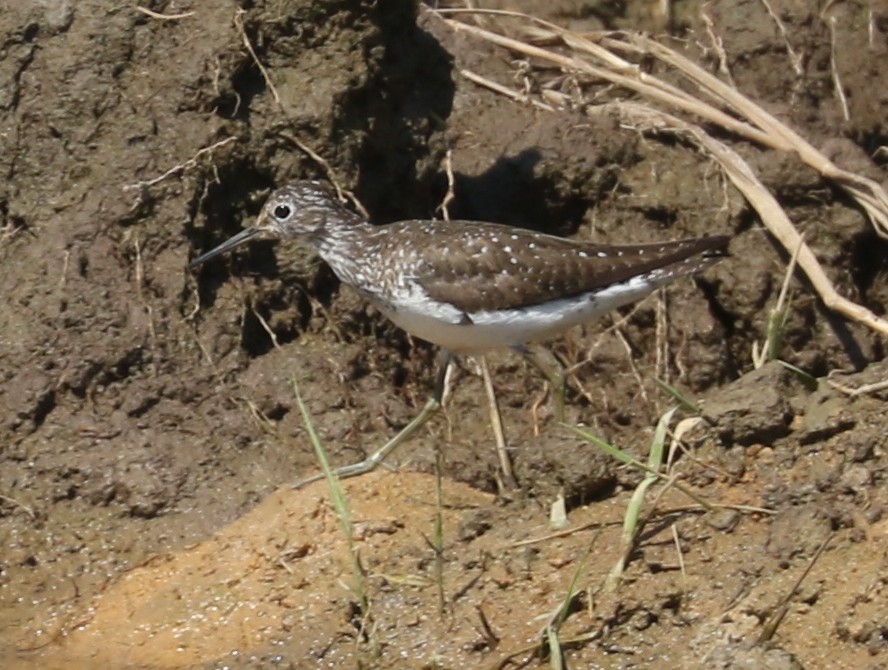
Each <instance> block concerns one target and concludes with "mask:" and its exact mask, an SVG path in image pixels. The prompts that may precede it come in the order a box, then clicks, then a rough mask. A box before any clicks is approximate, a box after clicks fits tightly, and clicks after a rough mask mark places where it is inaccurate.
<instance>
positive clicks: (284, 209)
mask: <svg viewBox="0 0 888 670" xmlns="http://www.w3.org/2000/svg"><path fill="white" fill-rule="evenodd" d="M290 213H291V210H290V207H289V205H278V206H277V207H275V208H274V218H276V219H288V218H290Z"/></svg>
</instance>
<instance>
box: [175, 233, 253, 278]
mask: <svg viewBox="0 0 888 670" xmlns="http://www.w3.org/2000/svg"><path fill="white" fill-rule="evenodd" d="M263 231H264V229H263V228H258V227H253V228H246V229H244V230H242V231H240V232H239V233H238V234H237V235H235V236H234V237H232V238H231V239H229V240H226V241H225V242H223V243H222V244H220V245H219V246H218V247H216V248H215V249H211V250H210V251H208V252H207V253H205V254H203V255H201V256H198V257H197V258H195V259H194V260H193V261H191V262H190V263H189V264H188V269H189V270H194V269H195V268H197V267H198V266H199V265H203V264H204V263H206V262H207V261H208V260H210V259H211V258H215V257H216V256H218V255H220V254H224V253H225V252H226V251H228V250H229V249H234V247H236V246H238V245H240V244H243V243H244V242H246V241H247V240H249V239H250V238H251V237H255V236H256V235H258V234H259V233H261V232H263Z"/></svg>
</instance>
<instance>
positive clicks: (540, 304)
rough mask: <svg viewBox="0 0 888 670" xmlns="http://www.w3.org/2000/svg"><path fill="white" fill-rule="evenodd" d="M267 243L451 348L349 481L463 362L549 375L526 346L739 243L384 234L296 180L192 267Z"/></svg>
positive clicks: (428, 410) (452, 232) (526, 234)
mask: <svg viewBox="0 0 888 670" xmlns="http://www.w3.org/2000/svg"><path fill="white" fill-rule="evenodd" d="M258 235H267V236H270V237H277V238H284V239H291V238H292V239H297V240H300V241H302V242H303V243H305V244H307V245H308V246H310V247H311V248H313V249H314V250H315V251H316V252H317V253H318V254H319V255H320V256H321V258H323V259H324V260H325V261H326V262H327V263H328V264H329V265H330V267H331V268H332V270H333V272H334V273H335V274H336V276H337V277H339V279H340V280H341V281H342V282H343V283H345V284H348V285H349V286H351V287H352V288H353V289H355V290H356V291H357V292H358V293H359V294H360V295H362V296H363V297H364V298H366V299H367V300H368V301H369V302H371V303H372V304H373V305H375V306H376V307H377V308H378V309H379V311H381V312H382V313H383V314H384V315H385V316H387V317H388V318H389V319H391V320H392V321H393V322H394V323H395V324H396V325H398V326H399V327H401V328H403V329H404V330H406V331H407V332H408V333H410V334H411V335H414V336H415V337H418V338H420V339H423V340H426V341H428V342H431V343H433V344H437V345H439V346H440V347H441V349H442V359H441V365H440V370H439V372H438V378H437V382H436V384H435V390H434V394H433V396H432V398H431V399H430V400H429V401H428V402H427V403H426V405H425V407H424V408H423V410H422V411H421V412H420V414H419V416H417V417H416V418H415V419H414V420H413V421H412V422H410V423H409V424H408V425H407V426H406V427H405V428H404V429H403V430H401V432H400V433H398V434H397V435H396V436H395V437H394V438H392V439H391V440H390V441H389V442H387V443H386V444H385V445H384V446H383V447H382V448H380V449H379V450H378V451H376V452H375V453H374V454H372V455H371V456H369V457H368V458H367V459H366V460H364V461H361V462H360V463H356V464H353V465H348V466H345V467H343V468H339V469H338V470H336V474H337V475H339V476H340V477H348V476H352V475H357V474H361V473H364V472H368V471H370V470H372V469H373V468H375V467H376V466H377V465H378V464H379V463H380V462H382V460H383V459H384V458H385V457H386V456H387V455H388V454H389V453H391V452H392V451H394V449H395V448H396V447H397V446H398V445H399V444H401V443H402V442H403V441H404V440H406V439H407V438H408V437H409V436H410V435H411V434H412V433H413V432H414V431H415V430H416V429H417V428H419V427H420V426H421V425H422V424H424V423H425V422H426V420H428V418H429V417H430V416H431V415H432V414H433V413H434V412H435V411H437V409H438V408H439V407H440V404H441V399H442V394H443V390H444V376H445V374H446V371H447V367H448V364H449V363H450V358H451V356H452V355H453V354H465V353H481V352H484V351H487V350H490V349H497V348H511V349H513V350H515V351H516V352H518V353H521V354H522V355H524V356H528V357H529V358H530V359H531V361H532V362H534V363H535V364H536V365H538V366H540V367H543V369H544V371H547V370H546V368H545V366H543V365H542V364H541V362H540V361H539V359H537V358H535V357H534V355H533V353H532V352H531V350H529V349H527V348H526V345H527V344H529V343H531V342H536V341H541V340H546V339H550V338H552V337H554V336H556V335H559V334H561V333H562V332H564V331H566V330H567V329H569V328H570V327H572V326H575V325H578V324H581V323H586V322H588V321H591V320H593V319H595V318H596V317H598V316H600V315H601V314H604V313H605V312H608V311H610V310H613V309H615V308H617V307H620V306H622V305H626V304H628V303H631V302H634V301H636V300H639V299H640V298H643V297H644V296H646V295H648V294H650V293H651V292H653V291H654V290H656V289H657V288H658V287H660V286H663V285H664V284H667V283H669V282H671V281H672V280H674V279H677V278H679V277H682V276H684V275H689V274H692V273H695V272H698V271H699V270H702V269H704V268H706V267H708V266H709V265H711V264H712V263H713V262H715V261H717V260H718V259H719V258H720V257H722V256H724V255H725V249H726V247H727V245H728V242H729V238H728V237H727V236H722V235H713V236H708V237H701V238H693V239H684V240H677V241H674V242H663V243H657V244H646V245H627V246H611V245H601V244H592V243H590V242H582V241H574V240H568V239H563V238H559V237H553V236H551V235H545V234H542V233H537V232H531V231H528V230H524V229H521V228H513V227H511V226H505V225H500V224H495V223H481V222H476V221H399V222H397V223H390V224H387V225H381V226H374V225H372V224H370V223H369V222H368V221H366V220H365V219H364V218H363V217H362V216H360V215H358V214H355V213H354V212H352V211H351V210H349V209H348V208H347V207H346V206H345V205H344V204H343V203H342V202H341V201H340V200H339V198H338V197H337V195H336V192H335V191H334V190H333V188H332V187H331V186H329V185H327V184H325V183H323V182H318V181H297V182H293V183H291V184H289V185H287V186H284V187H282V188H279V189H278V190H276V191H274V192H273V193H272V194H271V197H269V198H268V201H267V202H266V203H265V205H264V206H263V208H262V211H261V213H260V214H259V217H258V219H257V221H256V224H255V226H253V227H252V228H247V229H245V230H243V231H242V232H240V233H238V234H237V235H235V236H234V237H232V238H231V239H229V240H228V241H227V242H223V243H222V244H220V245H219V246H218V247H216V248H215V249H213V250H212V251H208V252H207V253H205V254H203V255H202V256H200V257H198V258H196V259H195V260H194V261H192V262H191V264H190V266H189V267H190V268H191V269H194V268H196V267H197V266H199V265H201V264H202V263H204V262H206V261H208V260H209V259H211V258H214V257H215V256H218V255H219V254H221V253H224V252H226V251H228V250H229V249H232V248H233V247H235V246H237V245H239V244H241V243H242V242H246V241H247V240H249V239H251V238H253V237H256V236H258ZM547 372H548V371H547ZM550 379H551V380H552V381H553V388H554V386H555V385H557V384H559V383H560V384H561V385H562V386H563V380H562V379H560V378H558V374H554V373H550ZM556 402H558V403H560V402H563V401H562V400H561V399H560V398H559V399H557V400H556ZM556 409H557V410H558V411H559V412H560V407H559V408H556ZM307 481H312V480H306V481H304V482H301V484H304V483H307Z"/></svg>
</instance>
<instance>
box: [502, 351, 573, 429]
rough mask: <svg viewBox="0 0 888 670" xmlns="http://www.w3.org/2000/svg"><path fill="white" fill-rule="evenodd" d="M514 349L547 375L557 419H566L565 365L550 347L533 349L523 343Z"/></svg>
mask: <svg viewBox="0 0 888 670" xmlns="http://www.w3.org/2000/svg"><path fill="white" fill-rule="evenodd" d="M512 350H513V351H515V353H518V354H521V355H522V356H523V357H524V359H525V360H526V361H527V362H529V363H530V364H531V365H533V366H534V367H535V368H536V369H537V370H539V371H540V372H542V373H543V375H545V377H546V379H547V380H548V381H549V384H550V386H551V387H552V400H553V401H554V403H555V419H556V420H557V421H564V392H565V387H566V381H565V379H564V367H563V366H562V365H561V363H560V362H559V361H558V359H557V358H556V357H555V355H554V354H553V353H552V352H550V351H549V350H548V349H531V348H529V347H527V346H526V345H523V344H522V345H519V346H514V347H512ZM543 351H545V352H546V353H547V354H548V356H543V355H542V352H543ZM546 359H548V360H546Z"/></svg>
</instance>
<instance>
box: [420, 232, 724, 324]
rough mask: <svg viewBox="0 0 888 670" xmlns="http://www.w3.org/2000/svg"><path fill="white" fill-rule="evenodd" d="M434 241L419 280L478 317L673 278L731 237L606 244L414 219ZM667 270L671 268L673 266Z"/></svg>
mask: <svg viewBox="0 0 888 670" xmlns="http://www.w3.org/2000/svg"><path fill="white" fill-rule="evenodd" d="M414 226H415V228H414V230H413V231H412V232H413V233H414V234H416V235H418V236H419V237H427V238H428V239H427V240H426V244H425V246H424V248H423V258H422V261H421V262H419V263H418V264H417V266H416V267H415V272H416V279H417V281H418V282H419V283H420V285H421V286H422V287H423V289H424V290H425V291H426V292H427V293H428V294H429V296H430V297H431V298H433V299H435V300H440V301H444V302H448V303H450V304H452V305H453V306H454V307H457V308H458V309H460V310H462V311H464V312H468V313H472V312H476V311H482V310H494V309H508V308H521V307H528V306H531V305H537V304H540V303H544V302H547V301H549V300H552V299H557V298H564V297H570V296H575V295H580V294H583V293H587V292H589V291H594V290H596V289H600V288H604V287H607V286H609V285H611V284H615V283H619V282H622V281H626V280H628V279H631V278H632V277H634V276H636V275H639V274H644V273H648V272H654V271H657V270H659V269H663V273H664V274H665V276H666V280H667V281H668V280H669V279H672V278H674V277H679V276H682V275H686V274H691V273H693V272H696V271H698V270H700V269H702V268H703V267H706V266H707V265H709V264H710V263H711V262H712V260H713V259H714V258H715V257H717V256H720V255H722V254H723V250H724V248H725V247H726V246H727V243H728V240H729V238H728V237H725V236H712V237H704V238H697V239H688V240H679V241H675V242H666V243H663V244H648V245H641V246H636V245H633V246H606V245H596V244H591V243H584V242H577V241H573V240H567V239H562V238H558V237H552V236H550V235H543V234H541V233H534V232H531V231H518V230H515V229H513V228H509V227H505V226H499V225H496V224H485V223H476V222H460V221H454V222H450V223H446V222H423V223H419V222H415V223H414ZM667 268H668V269H667Z"/></svg>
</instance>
